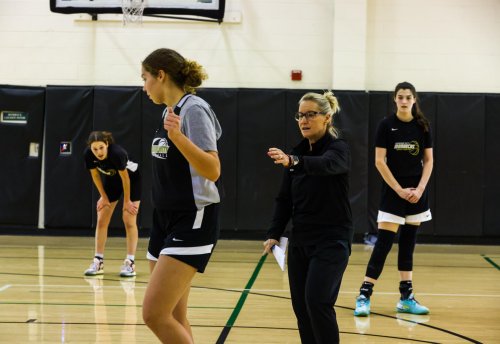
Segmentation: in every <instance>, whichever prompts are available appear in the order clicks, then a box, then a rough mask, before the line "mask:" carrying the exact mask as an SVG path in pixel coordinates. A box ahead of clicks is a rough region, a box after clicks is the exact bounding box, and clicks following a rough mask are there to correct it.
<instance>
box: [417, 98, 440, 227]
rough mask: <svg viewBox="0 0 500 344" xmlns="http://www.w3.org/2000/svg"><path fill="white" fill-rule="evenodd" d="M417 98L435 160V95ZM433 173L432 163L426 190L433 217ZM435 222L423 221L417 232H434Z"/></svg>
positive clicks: (434, 196)
mask: <svg viewBox="0 0 500 344" xmlns="http://www.w3.org/2000/svg"><path fill="white" fill-rule="evenodd" d="M419 98H420V108H421V110H422V112H423V113H424V115H425V117H426V118H427V119H428V120H429V122H430V125H431V132H432V142H433V143H434V146H433V148H432V151H433V156H434V161H435V159H436V152H437V151H438V150H439V147H437V146H436V132H437V130H438V128H437V126H436V111H437V100H436V98H437V97H436V95H435V94H434V93H420V94H419ZM435 175H436V170H435V165H434V170H433V172H432V175H431V179H430V180H429V183H427V190H428V192H429V207H430V209H431V213H432V216H433V218H434V219H435V218H436V216H437V209H436V183H435V180H436V178H435ZM435 224H436V221H435V220H431V221H427V222H423V223H422V225H421V226H420V228H419V231H418V233H419V234H427V235H431V234H436V230H435Z"/></svg>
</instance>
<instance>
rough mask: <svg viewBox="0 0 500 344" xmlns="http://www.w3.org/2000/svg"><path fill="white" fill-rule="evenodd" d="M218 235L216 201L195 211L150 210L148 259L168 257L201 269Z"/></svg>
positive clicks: (201, 270)
mask: <svg viewBox="0 0 500 344" xmlns="http://www.w3.org/2000/svg"><path fill="white" fill-rule="evenodd" d="M218 238H219V204H218V203H214V204H210V205H208V206H206V207H204V208H202V209H200V210H198V211H167V210H161V209H154V210H153V227H152V229H151V236H150V238H149V245H148V253H147V258H148V259H149V260H154V261H157V260H158V258H159V257H160V255H166V256H170V257H172V258H175V259H177V260H180V261H182V262H184V263H186V264H188V265H190V266H192V267H194V268H196V269H197V270H198V272H201V273H202V272H204V271H205V268H206V266H207V264H208V261H209V260H210V256H211V255H212V252H213V250H214V248H215V244H216V243H217V239H218Z"/></svg>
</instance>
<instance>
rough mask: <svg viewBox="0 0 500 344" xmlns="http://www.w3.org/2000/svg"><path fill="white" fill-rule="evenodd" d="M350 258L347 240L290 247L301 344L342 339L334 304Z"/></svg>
mask: <svg viewBox="0 0 500 344" xmlns="http://www.w3.org/2000/svg"><path fill="white" fill-rule="evenodd" d="M348 260H349V244H348V242H347V241H345V240H338V241H325V242H321V243H319V244H316V245H310V246H299V247H297V246H290V247H289V251H288V279H289V283H290V293H291V296H292V306H293V310H294V312H295V316H296V317H297V324H298V327H299V333H300V339H301V342H302V344H333V343H338V342H339V340H340V339H339V328H338V325H337V316H336V313H335V309H334V308H333V306H334V305H335V302H336V301H337V296H338V294H339V290H340V283H341V281H342V276H343V274H344V271H345V269H346V267H347V262H348Z"/></svg>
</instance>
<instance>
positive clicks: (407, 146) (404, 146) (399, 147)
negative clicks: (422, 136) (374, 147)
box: [394, 141, 420, 155]
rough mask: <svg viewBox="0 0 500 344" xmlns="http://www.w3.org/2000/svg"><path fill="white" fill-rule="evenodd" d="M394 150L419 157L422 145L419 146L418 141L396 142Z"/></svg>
mask: <svg viewBox="0 0 500 344" xmlns="http://www.w3.org/2000/svg"><path fill="white" fill-rule="evenodd" d="M394 150H396V151H407V152H408V153H410V154H411V155H418V153H419V152H420V145H419V144H418V141H410V142H396V143H394Z"/></svg>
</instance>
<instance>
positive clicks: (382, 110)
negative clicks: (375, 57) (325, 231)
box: [356, 92, 394, 233]
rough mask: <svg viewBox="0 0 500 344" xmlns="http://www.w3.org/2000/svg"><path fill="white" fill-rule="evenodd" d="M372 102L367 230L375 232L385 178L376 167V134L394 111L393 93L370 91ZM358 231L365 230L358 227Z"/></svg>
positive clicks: (369, 122) (370, 106)
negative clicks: (383, 121)
mask: <svg viewBox="0 0 500 344" xmlns="http://www.w3.org/2000/svg"><path fill="white" fill-rule="evenodd" d="M369 98H370V101H369V102H370V104H369V114H368V119H367V121H368V148H367V150H368V152H367V154H368V155H367V163H368V178H367V179H368V206H367V221H366V230H365V232H370V233H374V232H376V231H377V228H378V225H377V213H378V208H379V204H380V191H381V189H382V183H383V179H382V177H381V176H380V173H379V172H378V171H377V168H376V167H375V134H376V132H377V127H378V124H379V122H380V121H381V120H382V119H383V118H384V117H386V116H388V115H390V114H391V113H393V112H394V107H393V105H392V104H393V101H392V95H391V94H390V93H388V92H373V93H370V97H369ZM356 229H357V231H356V232H358V233H359V232H363V231H362V230H361V231H360V229H362V228H356Z"/></svg>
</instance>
